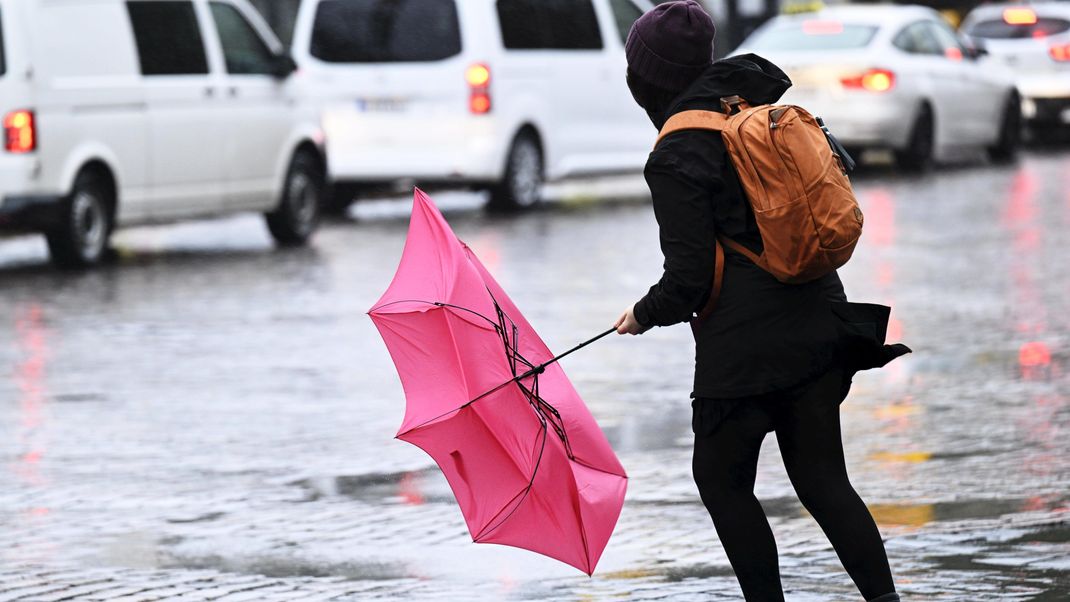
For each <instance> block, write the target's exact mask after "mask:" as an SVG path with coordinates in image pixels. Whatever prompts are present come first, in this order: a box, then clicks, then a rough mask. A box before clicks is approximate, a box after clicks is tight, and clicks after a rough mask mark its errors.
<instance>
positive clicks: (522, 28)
mask: <svg viewBox="0 0 1070 602" xmlns="http://www.w3.org/2000/svg"><path fill="white" fill-rule="evenodd" d="M646 8H649V5H648V4H646V3H645V2H642V1H635V0H497V1H495V0H464V1H463V2H462V1H460V0H389V1H387V0H307V1H306V2H304V3H303V4H302V5H301V8H300V10H299V11H298V14H297V21H296V25H295V28H294V33H293V46H292V48H293V55H294V58H295V59H296V60H297V62H298V64H299V65H300V66H301V79H302V80H303V83H304V85H306V86H307V90H308V91H309V94H310V96H311V97H312V98H314V99H315V100H316V102H318V103H320V104H321V106H322V107H323V114H322V122H323V129H324V134H325V137H326V149H327V164H328V170H327V171H328V175H329V178H330V179H331V181H332V182H333V189H334V190H333V195H332V202H331V203H330V208H331V209H333V210H335V211H341V210H344V209H345V208H346V207H347V206H348V205H349V204H350V203H351V202H352V201H353V199H354V196H355V195H357V194H358V193H361V192H362V191H366V190H369V189H375V188H383V187H390V186H391V185H395V184H397V183H399V182H402V183H405V184H406V185H409V184H412V183H417V184H420V185H421V186H425V187H431V188H435V187H443V186H446V187H464V188H472V189H486V190H489V191H490V193H491V194H490V200H489V205H490V206H491V207H493V208H498V209H516V208H523V207H529V206H531V205H533V204H535V203H536V202H538V201H539V199H540V196H541V189H542V184H543V182H544V181H546V180H558V179H561V178H565V177H569V176H576V175H584V174H594V173H606V172H620V171H638V170H639V169H641V167H642V165H643V163H644V161H645V160H646V155H647V154H648V152H649V150H650V144H651V142H652V131H651V129H650V122H649V120H648V119H647V118H646V117H645V115H644V114H643V113H642V111H641V110H640V109H639V108H638V107H637V106H636V105H635V103H634V101H632V98H631V95H630V93H629V92H628V89H627V85H626V83H625V78H624V73H625V69H626V61H625V58H624V38H625V36H626V34H627V32H628V29H629V28H630V27H631V24H632V22H633V21H634V20H635V19H637V18H638V17H639V16H640V15H641V14H642V12H643V10H644V9H646Z"/></svg>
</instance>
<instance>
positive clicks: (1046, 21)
mask: <svg viewBox="0 0 1070 602" xmlns="http://www.w3.org/2000/svg"><path fill="white" fill-rule="evenodd" d="M1031 21H1033V22H1032V23H1008V22H1007V21H1006V20H1004V19H992V20H989V21H979V22H977V23H976V24H974V25H973V26H972V27H970V29H969V31H967V32H966V33H967V34H969V35H971V36H973V37H976V38H988V39H991V40H1016V39H1025V38H1030V39H1032V38H1045V37H1048V36H1051V35H1055V34H1057V33H1062V32H1064V31H1067V30H1070V21H1068V20H1066V19H1055V18H1050V17H1036V18H1034V19H1031Z"/></svg>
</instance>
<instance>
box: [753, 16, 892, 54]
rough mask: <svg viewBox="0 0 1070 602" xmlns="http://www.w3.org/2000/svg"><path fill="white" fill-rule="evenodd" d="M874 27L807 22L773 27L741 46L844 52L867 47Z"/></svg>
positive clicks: (823, 21)
mask: <svg viewBox="0 0 1070 602" xmlns="http://www.w3.org/2000/svg"><path fill="white" fill-rule="evenodd" d="M876 33H877V26H876V25H862V24H857V23H843V22H841V21H836V20H828V19H807V20H802V21H790V22H785V23H780V24H775V25H773V26H772V27H769V28H767V29H764V30H762V31H760V32H759V33H757V34H755V36H754V38H752V39H751V40H749V41H747V42H746V43H745V45H746V46H747V48H750V49H752V50H759V51H761V50H846V49H850V48H863V47H865V46H867V45H868V44H869V42H870V40H872V39H873V36H874V35H875V34H876Z"/></svg>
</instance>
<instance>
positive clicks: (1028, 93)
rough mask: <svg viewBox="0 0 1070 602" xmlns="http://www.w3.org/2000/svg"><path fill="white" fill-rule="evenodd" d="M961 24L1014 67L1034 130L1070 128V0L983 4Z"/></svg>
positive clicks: (1025, 109) (1027, 115) (1023, 113)
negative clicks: (1069, 0) (1062, 0)
mask: <svg viewBox="0 0 1070 602" xmlns="http://www.w3.org/2000/svg"><path fill="white" fill-rule="evenodd" d="M961 29H962V31H963V32H964V33H966V34H967V35H969V36H970V37H971V38H972V39H974V40H978V41H980V42H981V43H982V44H983V47H984V48H985V50H986V51H987V52H988V53H989V54H990V55H991V56H992V58H994V59H996V60H998V61H1000V62H1003V63H1005V64H1006V65H1007V67H1008V68H1010V69H1012V70H1013V71H1014V74H1015V77H1016V81H1017V85H1018V91H1019V92H1020V93H1021V94H1022V116H1023V117H1024V118H1025V122H1026V124H1027V125H1028V126H1030V127H1031V129H1032V130H1033V131H1035V132H1037V133H1044V132H1047V131H1050V130H1052V129H1056V130H1058V129H1066V128H1068V127H1070V3H1067V2H1038V3H1036V4H1026V5H1007V4H989V5H984V6H979V7H977V8H976V9H974V10H973V12H971V13H970V14H969V15H968V16H967V17H966V19H965V20H964V21H963V23H962V28H961Z"/></svg>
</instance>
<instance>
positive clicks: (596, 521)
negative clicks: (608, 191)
mask: <svg viewBox="0 0 1070 602" xmlns="http://www.w3.org/2000/svg"><path fill="white" fill-rule="evenodd" d="M414 197H415V198H414V202H413V210H412V220H411V222H410V224H409V233H408V238H407V239H406V242H405V250H404V252H403V254H402V258H401V265H400V266H399V267H398V270H397V274H396V275H395V276H394V280H393V282H392V283H391V284H390V287H389V288H388V289H387V291H386V293H385V294H383V296H382V298H381V299H379V301H378V303H376V304H375V307H373V308H372V309H371V310H370V311H369V314H370V315H371V318H372V320H373V321H374V322H375V325H376V327H377V328H378V329H379V333H380V334H381V335H382V337H383V340H384V341H385V342H386V346H387V348H388V349H389V351H390V355H391V357H392V358H393V360H394V365H395V366H396V367H397V370H398V374H399V376H400V377H401V383H402V387H403V388H404V390H405V398H406V405H405V418H404V419H403V421H402V424H401V428H400V429H399V430H398V434H397V436H398V438H400V439H402V440H404V441H408V442H410V443H412V444H414V445H416V446H418V447H420V448H421V449H423V450H424V451H426V452H427V453H428V454H429V455H430V456H431V457H432V458H433V459H434V460H435V462H436V463H437V464H438V466H439V467H440V468H441V469H442V472H443V473H444V474H445V476H446V479H447V480H448V481H449V484H450V487H451V488H452V489H453V493H454V496H455V497H456V498H457V502H458V504H459V506H460V508H461V512H462V514H463V515H464V519H465V522H466V523H467V524H468V530H469V532H470V533H471V535H472V539H473V540H474V541H476V542H478V543H499V544H505V545H511V546H516V547H520V548H525V549H528V550H532V551H535V552H539V553H541V554H545V555H546V556H550V557H552V558H556V559H558V560H561V561H562V562H565V563H568V564H570V565H572V566H574V567H576V568H578V569H580V570H581V571H583V572H585V573H587V574H588V575H590V574H592V573H593V572H594V568H595V565H597V563H598V559H599V558H600V557H601V555H602V551H603V550H604V549H605V546H606V543H607V542H608V541H609V537H610V535H611V534H612V532H613V527H614V526H615V525H616V522H617V518H618V516H619V515H620V510H621V506H622V504H623V503H624V492H625V488H626V484H627V476H626V475H625V473H624V469H623V467H622V466H621V465H620V462H619V461H618V460H617V457H616V455H615V454H614V453H613V450H612V449H611V448H610V446H609V442H608V441H607V440H606V437H605V435H604V434H603V433H602V431H601V429H600V428H599V427H598V424H597V423H596V422H595V420H594V418H593V417H592V416H591V413H590V411H589V410H588V409H587V407H586V406H585V405H584V403H583V401H582V400H581V399H580V396H579V394H578V393H577V392H576V390H575V389H574V388H573V386H572V384H571V383H570V382H569V380H568V378H567V377H566V376H565V373H564V371H563V370H562V369H561V367H560V365H559V364H557V363H556V361H557V359H558V358H555V357H554V354H553V353H551V352H550V350H549V349H548V348H547V347H546V344H545V343H543V341H542V339H540V338H539V336H538V335H537V334H536V333H535V331H534V329H532V327H531V325H530V324H528V322H527V320H525V319H524V317H523V315H521V313H520V311H519V310H518V309H517V308H516V306H515V305H514V304H513V302H512V300H510V299H509V297H508V296H507V295H506V294H505V291H504V290H502V288H501V287H500V286H499V285H498V283H497V282H496V281H495V280H494V278H493V277H491V275H490V273H489V272H488V271H487V270H486V268H485V267H484V266H483V265H482V264H481V263H480V262H479V259H478V258H477V257H476V256H475V254H474V253H472V251H471V250H470V249H469V248H468V247H467V246H466V245H464V244H463V243H462V242H461V241H460V240H458V239H457V237H456V236H455V235H454V233H453V231H452V230H451V229H450V227H449V225H448V224H447V223H446V220H445V218H443V217H442V214H441V213H439V211H438V209H437V208H436V207H435V205H434V203H433V202H432V201H431V199H430V198H429V197H428V196H427V195H426V194H424V193H423V192H422V191H421V190H419V189H417V190H416V192H415V195H414ZM608 332H612V329H611V330H610V331H607V333H608ZM604 334H606V333H603V336H604ZM559 357H560V356H559Z"/></svg>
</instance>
